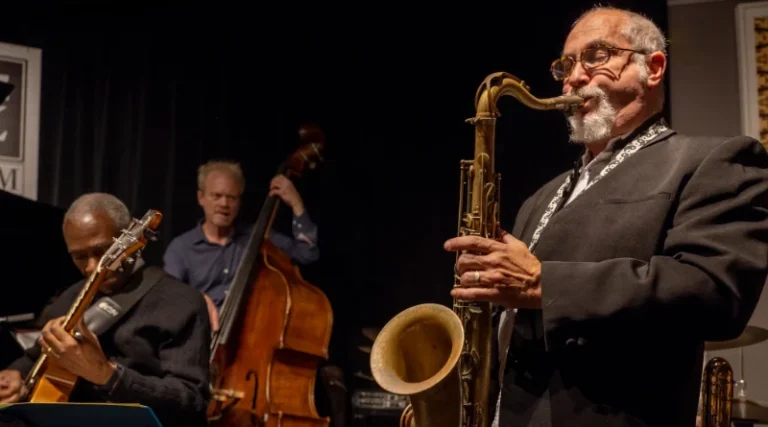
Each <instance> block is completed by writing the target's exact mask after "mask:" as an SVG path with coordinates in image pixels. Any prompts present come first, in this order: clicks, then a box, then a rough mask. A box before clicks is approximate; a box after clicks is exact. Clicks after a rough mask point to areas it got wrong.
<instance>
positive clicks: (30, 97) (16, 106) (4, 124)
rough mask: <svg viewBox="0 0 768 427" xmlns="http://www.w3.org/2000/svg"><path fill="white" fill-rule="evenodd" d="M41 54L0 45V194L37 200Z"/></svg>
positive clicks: (38, 51)
mask: <svg viewBox="0 0 768 427" xmlns="http://www.w3.org/2000/svg"><path fill="white" fill-rule="evenodd" d="M41 63H42V50H40V49H37V48H32V47H28V46H20V45H14V44H8V43H0V82H3V83H9V84H11V85H13V90H12V91H11V93H10V94H9V95H8V96H7V97H6V98H5V99H4V100H0V101H3V102H2V104H0V190H5V191H8V192H11V193H15V194H19V195H22V196H24V197H27V198H29V199H32V200H37V171H38V145H39V134H40V79H41V66H42V64H41Z"/></svg>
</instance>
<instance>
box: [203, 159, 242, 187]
mask: <svg viewBox="0 0 768 427" xmlns="http://www.w3.org/2000/svg"><path fill="white" fill-rule="evenodd" d="M213 171H219V172H224V173H227V174H229V175H230V176H231V177H232V178H234V179H235V180H236V181H237V182H238V183H239V184H240V192H241V193H242V192H243V190H244V189H245V177H244V176H243V170H242V169H240V163H237V162H232V161H229V160H211V161H209V162H207V163H205V164H203V165H200V167H199V168H197V189H198V190H200V191H203V190H204V189H205V180H206V179H208V175H210V173H211V172H213Z"/></svg>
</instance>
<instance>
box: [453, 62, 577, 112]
mask: <svg viewBox="0 0 768 427" xmlns="http://www.w3.org/2000/svg"><path fill="white" fill-rule="evenodd" d="M507 95H508V96H512V97H514V98H516V99H517V100H518V101H520V102H521V103H522V104H523V105H525V106H526V107H528V108H532V109H534V110H560V111H564V112H566V113H573V112H574V111H575V110H576V108H578V107H579V106H580V105H581V104H582V103H583V102H584V98H581V97H578V96H573V95H560V96H556V97H552V98H537V97H535V96H533V95H532V94H531V90H530V88H529V87H528V86H527V85H526V84H525V82H524V81H522V80H520V79H519V78H517V77H515V76H514V75H512V74H510V73H506V72H498V73H493V74H490V75H488V76H487V77H486V78H485V80H483V83H481V84H480V86H479V87H478V88H477V93H476V94H475V117H474V118H472V119H469V120H467V121H469V122H471V123H473V124H474V123H476V122H477V121H479V120H493V119H495V118H496V117H498V116H499V115H500V114H499V111H498V107H497V105H496V104H497V102H498V100H499V98H501V97H502V96H507Z"/></svg>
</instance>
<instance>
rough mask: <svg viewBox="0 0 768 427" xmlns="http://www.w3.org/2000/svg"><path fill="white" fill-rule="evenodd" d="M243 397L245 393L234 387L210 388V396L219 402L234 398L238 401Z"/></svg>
mask: <svg viewBox="0 0 768 427" xmlns="http://www.w3.org/2000/svg"><path fill="white" fill-rule="evenodd" d="M244 397H245V393H244V392H242V391H240V390H235V389H231V388H229V389H220V388H215V389H213V390H211V398H212V399H214V400H218V401H219V402H226V401H227V400H230V399H234V400H235V401H238V400H240V399H242V398H244Z"/></svg>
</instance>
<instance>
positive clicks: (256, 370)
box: [208, 240, 333, 427]
mask: <svg viewBox="0 0 768 427" xmlns="http://www.w3.org/2000/svg"><path fill="white" fill-rule="evenodd" d="M259 256H260V257H261V260H260V261H261V262H260V265H261V267H260V269H259V272H258V274H257V275H256V279H255V281H254V283H252V286H250V287H249V288H250V292H249V293H248V294H246V295H247V296H246V299H245V301H244V302H245V304H244V306H243V308H244V309H245V310H244V311H243V315H242V316H241V321H239V322H238V323H239V324H238V325H237V329H236V333H235V334H233V335H234V336H233V337H232V338H233V339H231V340H230V342H228V343H227V344H226V345H223V346H221V347H219V348H218V349H217V351H216V353H215V354H214V358H213V364H212V367H211V368H212V371H214V372H217V373H218V375H216V374H215V377H217V380H218V381H217V383H216V384H215V385H214V388H215V389H217V390H220V391H222V392H223V391H231V395H233V396H234V395H236V396H237V397H236V398H235V399H234V403H232V404H231V406H229V407H228V408H225V407H227V406H228V405H229V404H228V403H224V399H222V400H217V399H213V400H212V401H211V403H210V405H209V408H208V413H209V416H213V415H214V414H216V415H218V416H219V417H220V418H218V419H217V420H215V421H212V422H210V423H209V425H211V426H216V427H235V426H237V427H245V426H249V427H252V426H257V425H258V426H268V427H271V426H274V427H277V426H281V427H327V426H328V425H329V422H330V419H329V418H328V417H320V416H319V415H318V412H317V409H316V407H315V378H316V373H317V369H318V367H319V364H320V362H321V361H323V360H325V359H327V358H328V344H329V342H330V338H331V328H332V324H333V312H332V310H331V305H330V302H329V301H328V298H327V296H326V295H325V294H324V293H323V292H322V291H321V290H320V289H318V288H317V287H315V286H314V285H312V284H310V283H308V282H306V281H305V280H304V279H303V278H302V277H301V274H300V273H299V271H298V269H297V268H296V267H295V266H294V265H292V263H291V260H290V258H289V257H288V256H287V255H286V254H285V253H283V252H282V251H280V249H278V248H277V247H275V246H274V244H273V243H271V242H270V241H269V240H266V241H264V242H263V244H262V246H261V250H260V252H259Z"/></svg>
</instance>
